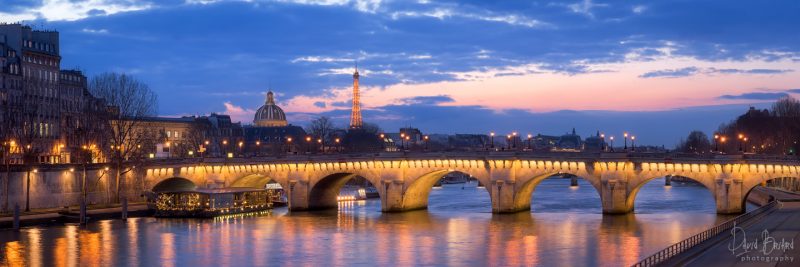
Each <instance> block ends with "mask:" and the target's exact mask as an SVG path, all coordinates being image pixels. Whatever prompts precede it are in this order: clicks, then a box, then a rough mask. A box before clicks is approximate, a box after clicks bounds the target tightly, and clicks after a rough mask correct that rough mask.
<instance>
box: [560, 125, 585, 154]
mask: <svg viewBox="0 0 800 267" xmlns="http://www.w3.org/2000/svg"><path fill="white" fill-rule="evenodd" d="M557 148H558V149H568V150H582V149H583V141H582V140H581V136H580V135H578V134H577V133H575V128H572V133H566V134H564V135H562V136H561V137H559V138H558V145H557Z"/></svg>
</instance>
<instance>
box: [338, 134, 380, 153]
mask: <svg viewBox="0 0 800 267" xmlns="http://www.w3.org/2000/svg"><path fill="white" fill-rule="evenodd" d="M339 141H340V140H339V137H336V139H333V142H335V143H336V152H337V153H339V152H340V151H341V150H340V149H339ZM381 141H383V139H381Z"/></svg>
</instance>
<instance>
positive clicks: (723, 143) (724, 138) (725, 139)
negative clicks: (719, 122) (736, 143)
mask: <svg viewBox="0 0 800 267" xmlns="http://www.w3.org/2000/svg"><path fill="white" fill-rule="evenodd" d="M727 140H728V138H727V137H725V136H720V137H719V142H720V143H722V146H723V147H725V141H727Z"/></svg>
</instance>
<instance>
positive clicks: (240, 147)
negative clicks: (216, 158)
mask: <svg viewBox="0 0 800 267" xmlns="http://www.w3.org/2000/svg"><path fill="white" fill-rule="evenodd" d="M239 156H240V157H241V156H244V141H239Z"/></svg>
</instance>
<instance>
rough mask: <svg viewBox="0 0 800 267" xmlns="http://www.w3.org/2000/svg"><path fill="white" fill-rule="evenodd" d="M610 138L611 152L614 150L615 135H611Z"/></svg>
mask: <svg viewBox="0 0 800 267" xmlns="http://www.w3.org/2000/svg"><path fill="white" fill-rule="evenodd" d="M608 139H609V140H611V152H614V136H611V137H609V138H608Z"/></svg>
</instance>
